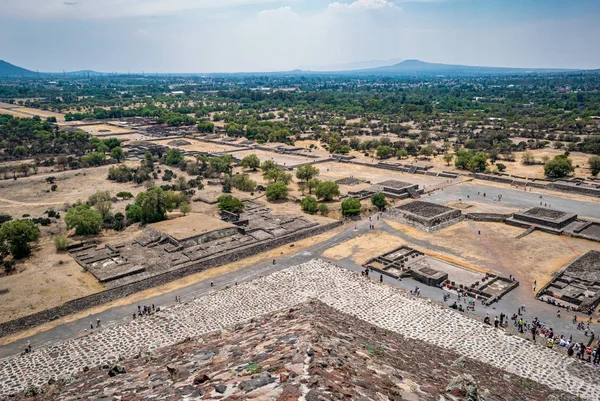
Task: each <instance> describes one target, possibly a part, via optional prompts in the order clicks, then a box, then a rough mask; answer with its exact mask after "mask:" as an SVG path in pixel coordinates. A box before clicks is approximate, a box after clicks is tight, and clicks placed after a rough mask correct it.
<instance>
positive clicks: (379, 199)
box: [371, 192, 387, 210]
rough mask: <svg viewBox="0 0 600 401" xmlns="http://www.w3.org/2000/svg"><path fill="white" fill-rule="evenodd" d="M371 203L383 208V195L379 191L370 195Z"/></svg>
mask: <svg viewBox="0 0 600 401" xmlns="http://www.w3.org/2000/svg"><path fill="white" fill-rule="evenodd" d="M371 203H372V204H373V206H375V207H376V208H378V209H379V210H383V208H385V206H386V205H387V202H386V200H385V195H384V194H383V193H381V192H378V193H376V194H375V195H373V196H372V197H371Z"/></svg>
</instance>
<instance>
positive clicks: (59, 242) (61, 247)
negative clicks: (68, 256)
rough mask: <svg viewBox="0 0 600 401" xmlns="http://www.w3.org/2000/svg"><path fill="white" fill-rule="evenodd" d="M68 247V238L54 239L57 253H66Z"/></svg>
mask: <svg viewBox="0 0 600 401" xmlns="http://www.w3.org/2000/svg"><path fill="white" fill-rule="evenodd" d="M68 245H69V240H68V239H67V237H63V236H62V235H59V236H56V237H54V247H55V248H56V252H64V251H66V250H67V246H68Z"/></svg>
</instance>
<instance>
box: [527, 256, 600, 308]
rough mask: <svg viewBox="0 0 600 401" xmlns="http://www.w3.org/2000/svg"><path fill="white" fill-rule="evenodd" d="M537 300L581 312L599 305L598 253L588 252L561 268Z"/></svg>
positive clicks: (538, 294) (599, 274)
mask: <svg viewBox="0 0 600 401" xmlns="http://www.w3.org/2000/svg"><path fill="white" fill-rule="evenodd" d="M537 298H538V299H540V300H542V301H549V302H551V303H559V304H561V305H562V306H571V307H573V308H575V309H578V310H581V311H588V310H590V309H595V308H596V307H597V306H598V304H600V252H598V251H589V252H587V253H586V254H584V255H582V256H580V257H578V258H577V259H575V260H574V261H572V262H571V263H569V264H567V265H566V266H565V267H563V268H562V269H561V270H560V271H559V273H558V274H557V275H556V277H554V279H552V280H551V281H550V283H548V284H547V285H546V286H545V287H543V288H542V289H541V290H540V291H539V292H538V293H537Z"/></svg>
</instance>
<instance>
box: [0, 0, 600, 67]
mask: <svg viewBox="0 0 600 401" xmlns="http://www.w3.org/2000/svg"><path fill="white" fill-rule="evenodd" d="M599 20H600V0H519V1H517V0H70V1H65V0H2V5H1V12H0V36H1V37H2V38H3V40H2V41H1V44H0V59H4V60H6V61H9V62H12V63H14V64H17V65H21V66H23V67H26V68H30V69H33V70H36V69H38V70H40V71H62V70H63V69H64V70H78V69H93V70H97V71H106V72H110V71H119V72H126V71H131V72H138V71H142V70H143V71H145V72H156V71H160V72H220V71H223V72H237V71H281V70H290V69H294V68H299V67H302V68H316V67H318V66H324V67H326V66H335V67H336V68H339V67H340V65H343V64H346V63H355V62H358V61H367V60H402V59H421V60H424V61H430V62H441V63H454V64H470V65H491V66H512V67H568V68H600V41H599V40H598V38H600V24H599V23H598V21H599Z"/></svg>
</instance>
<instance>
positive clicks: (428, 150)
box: [419, 145, 433, 157]
mask: <svg viewBox="0 0 600 401" xmlns="http://www.w3.org/2000/svg"><path fill="white" fill-rule="evenodd" d="M419 154H420V155H421V156H425V157H431V156H433V148H432V147H431V146H429V145H427V146H423V147H422V148H421V150H419Z"/></svg>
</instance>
